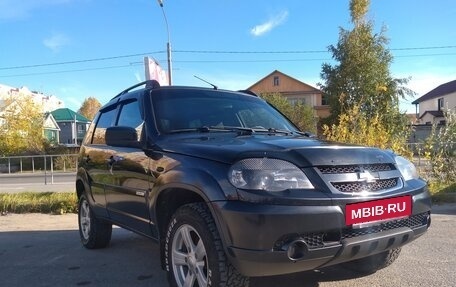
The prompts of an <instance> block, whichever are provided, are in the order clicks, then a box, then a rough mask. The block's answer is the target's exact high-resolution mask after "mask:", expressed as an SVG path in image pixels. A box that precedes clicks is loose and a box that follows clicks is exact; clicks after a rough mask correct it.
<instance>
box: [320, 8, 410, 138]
mask: <svg viewBox="0 0 456 287" xmlns="http://www.w3.org/2000/svg"><path fill="white" fill-rule="evenodd" d="M369 4H370V1H369V0H351V1H350V15H351V22H352V24H353V28H352V29H351V30H346V29H343V28H340V31H339V41H338V43H337V45H335V46H334V45H331V46H329V51H330V52H331V53H332V57H333V59H334V60H335V61H336V62H337V63H336V64H335V65H331V64H328V63H325V64H323V66H322V72H321V78H322V79H323V81H324V83H323V84H319V87H320V89H321V90H322V91H323V92H324V93H325V94H326V95H327V96H328V97H329V99H330V106H331V117H330V118H329V125H328V126H326V128H325V129H326V134H327V135H331V136H330V137H331V138H332V139H338V137H337V133H334V132H335V131H336V132H337V130H338V129H337V127H338V125H339V124H345V125H346V126H345V127H344V129H345V128H348V129H349V132H350V133H353V134H365V131H362V130H360V128H361V127H362V126H363V125H353V124H350V125H348V126H347V124H348V122H346V121H345V120H344V119H346V118H347V116H348V115H353V114H355V113H356V114H357V117H362V120H363V121H365V122H366V126H370V124H371V121H376V123H375V124H374V126H377V127H378V128H381V129H382V130H383V129H384V130H385V131H388V134H389V136H388V137H386V138H384V141H385V142H384V143H385V144H387V143H390V144H391V142H392V141H396V140H404V141H405V139H406V134H407V132H408V131H407V125H404V119H405V117H404V116H405V115H402V114H401V113H400V111H399V99H400V98H404V97H406V96H408V95H412V94H413V92H412V91H411V90H409V89H407V88H405V87H404V85H405V84H406V83H407V82H408V79H397V78H393V77H392V75H391V73H390V64H391V63H392V60H393V56H392V55H391V53H390V51H389V50H388V48H387V45H388V42H389V40H388V38H387V37H386V36H385V31H386V30H385V28H382V30H381V31H380V32H379V33H374V31H373V27H374V24H373V22H372V21H369V20H366V14H367V12H368V10H369ZM339 130H340V129H339ZM374 134H375V133H374ZM404 136H405V137H404ZM399 137H404V138H403V139H402V138H399ZM342 138H343V137H341V138H340V139H342ZM382 145H383V143H382Z"/></svg>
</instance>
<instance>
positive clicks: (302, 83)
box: [247, 70, 321, 92]
mask: <svg viewBox="0 0 456 287" xmlns="http://www.w3.org/2000/svg"><path fill="white" fill-rule="evenodd" d="M277 73H278V74H281V75H282V76H285V77H287V78H289V79H291V80H293V81H295V82H298V83H299V84H301V85H305V86H307V87H309V88H311V89H313V90H315V91H318V92H321V91H320V90H319V89H317V88H315V87H313V86H311V85H309V84H306V83H304V82H302V81H300V80H298V79H296V78H293V77H292V76H289V75H287V74H285V73H282V72H281V71H279V70H274V71H272V72H271V73H269V74H268V75H266V76H265V77H263V78H261V80H259V81H257V82H256V83H255V84H253V85H251V86H250V87H248V88H247V90H252V89H253V88H254V87H255V86H256V85H258V84H259V83H261V82H262V81H264V80H265V79H267V78H268V77H270V76H272V75H273V74H277Z"/></svg>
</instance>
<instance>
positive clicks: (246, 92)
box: [238, 90, 258, 97]
mask: <svg viewBox="0 0 456 287" xmlns="http://www.w3.org/2000/svg"><path fill="white" fill-rule="evenodd" d="M238 92H239V93H244V94H248V95H251V96H255V97H258V95H257V94H256V93H255V92H253V91H251V90H239V91H238Z"/></svg>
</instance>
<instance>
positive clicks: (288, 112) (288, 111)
mask: <svg viewBox="0 0 456 287" xmlns="http://www.w3.org/2000/svg"><path fill="white" fill-rule="evenodd" d="M261 97H262V98H263V99H265V100H266V101H267V102H268V103H270V104H271V105H272V106H274V107H275V108H276V109H278V110H279V111H280V112H281V113H282V114H284V115H285V116H286V117H287V118H288V119H290V121H291V122H292V123H293V124H295V125H296V126H297V127H298V128H299V130H301V131H305V132H312V133H316V131H317V120H316V118H315V116H314V111H313V109H312V107H310V106H308V105H304V104H302V103H297V104H291V103H290V102H289V101H288V100H287V98H285V97H283V96H282V95H280V93H264V94H261Z"/></svg>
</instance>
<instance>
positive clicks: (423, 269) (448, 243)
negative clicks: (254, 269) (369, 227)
mask: <svg viewBox="0 0 456 287" xmlns="http://www.w3.org/2000/svg"><path fill="white" fill-rule="evenodd" d="M76 220H77V218H76V215H74V214H71V215H62V216H60V215H54V216H52V215H43V214H27V215H16V214H12V215H7V216H0V278H1V279H0V285H1V286H167V281H166V274H165V272H163V271H162V270H161V268H160V260H159V251H158V247H157V245H156V244H154V243H153V242H152V241H150V240H148V239H145V238H143V237H140V236H138V235H136V234H133V233H131V232H129V231H126V230H123V229H120V228H115V229H114V231H113V239H112V241H111V244H110V246H109V248H106V249H102V250H86V249H85V248H83V247H82V246H81V244H80V242H79V235H78V231H77V223H76ZM432 220H433V221H432V226H431V229H430V230H429V232H428V233H427V234H426V235H424V236H423V237H421V238H419V239H418V240H417V241H415V242H413V243H412V244H410V245H408V246H406V247H404V248H403V250H402V253H401V256H400V257H399V259H398V260H397V261H396V262H395V263H394V264H393V265H392V266H390V267H389V268H386V269H384V270H381V271H379V272H377V273H375V274H372V275H369V276H364V277H360V276H359V275H357V274H355V273H352V272H349V271H347V270H345V269H341V268H337V267H330V268H326V269H322V270H319V271H312V272H302V273H296V274H291V275H287V276H276V277H267V278H253V279H252V280H251V286H252V287H279V286H280V287H282V286H286V287H317V286H320V287H327V286H350V287H352V286H353V287H357V286H359V287H361V286H362V287H366V286H390V287H399V286H456V272H455V266H456V205H446V206H443V207H439V208H435V211H434V215H433V218H432Z"/></svg>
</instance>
